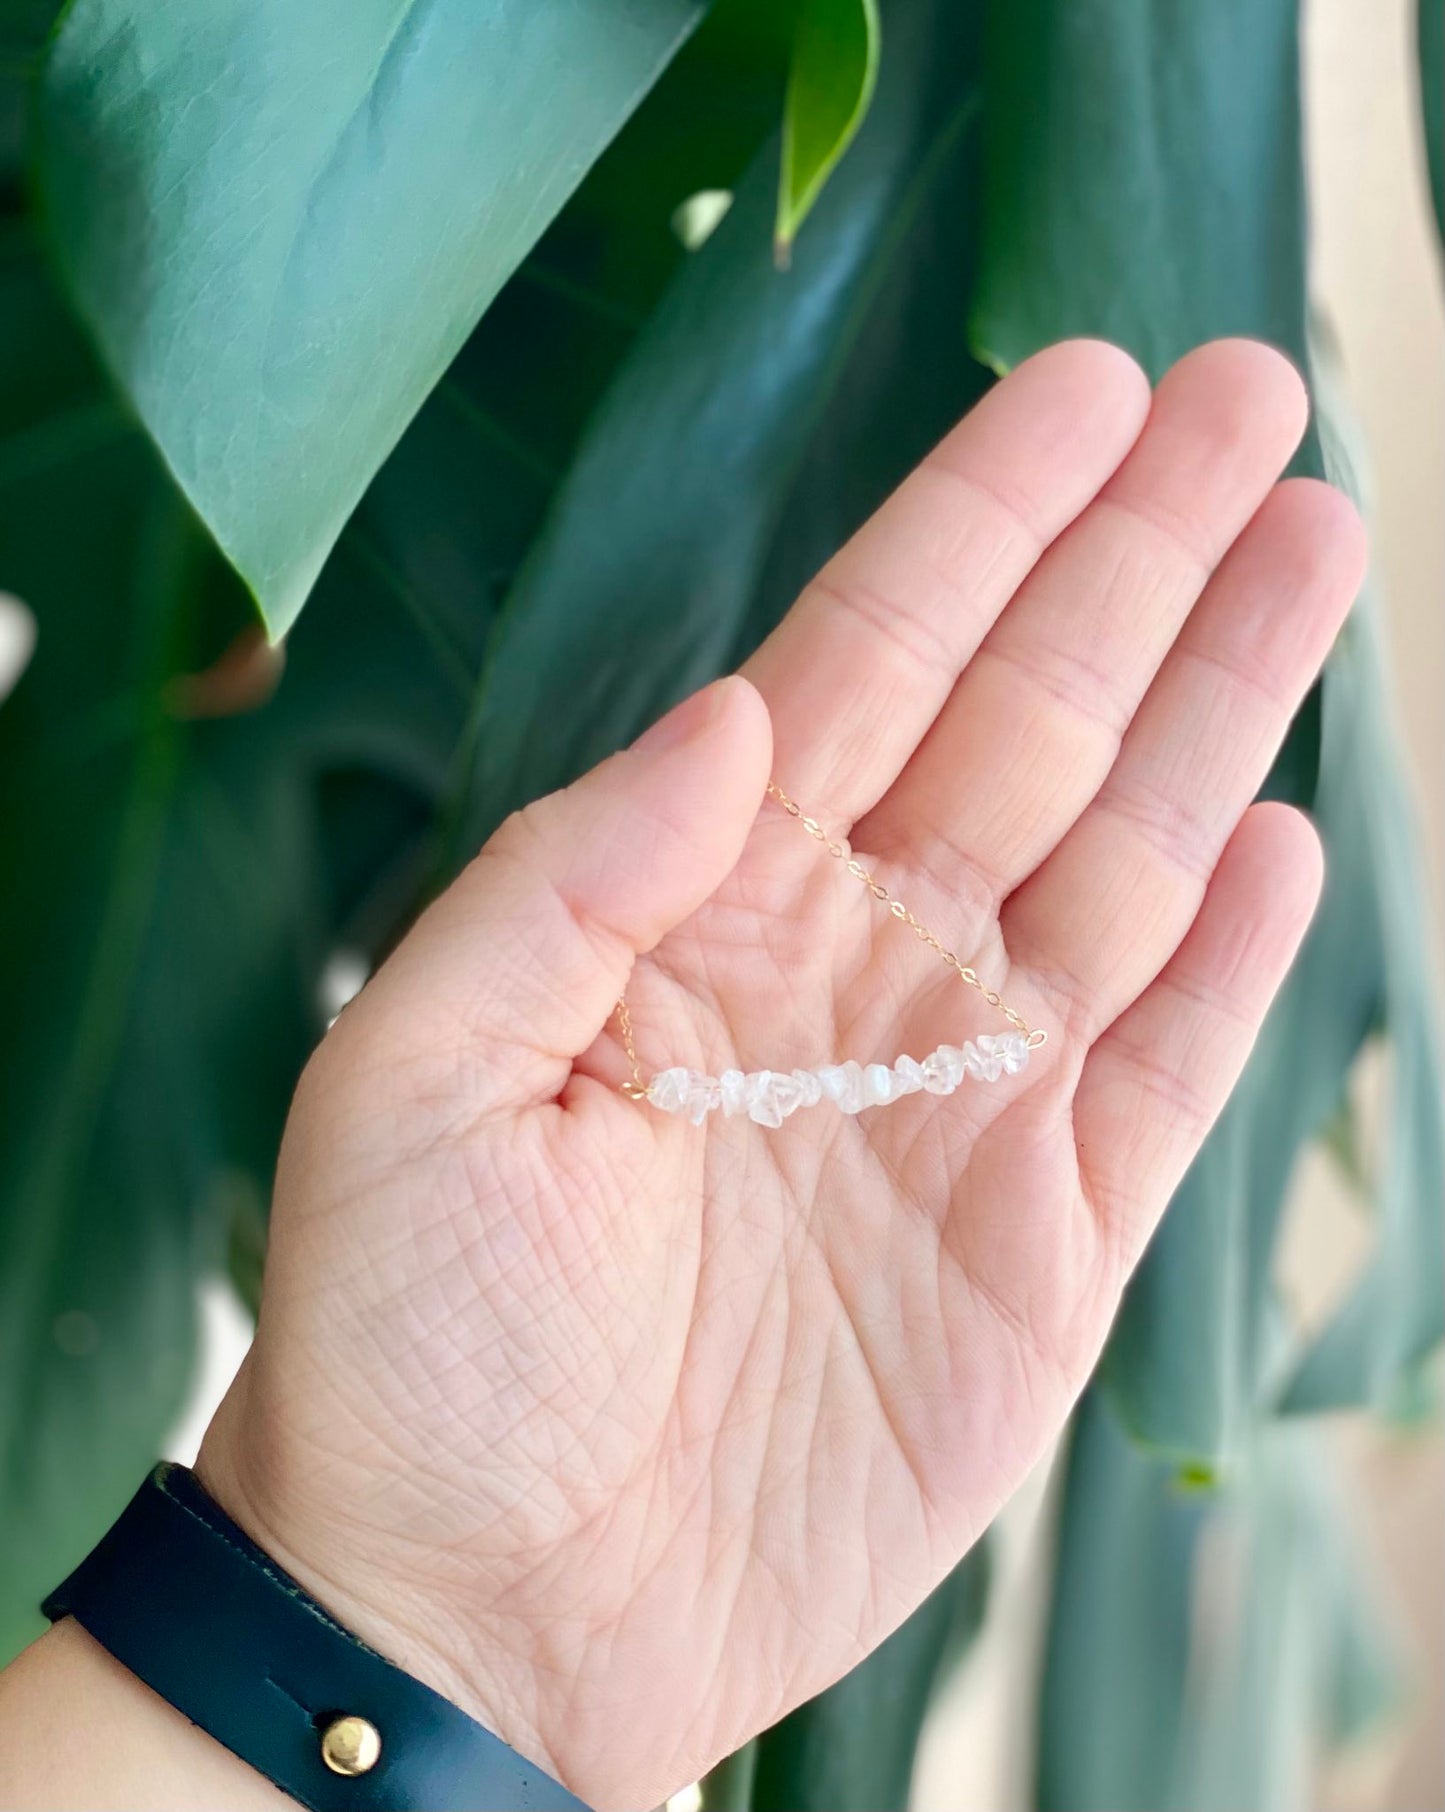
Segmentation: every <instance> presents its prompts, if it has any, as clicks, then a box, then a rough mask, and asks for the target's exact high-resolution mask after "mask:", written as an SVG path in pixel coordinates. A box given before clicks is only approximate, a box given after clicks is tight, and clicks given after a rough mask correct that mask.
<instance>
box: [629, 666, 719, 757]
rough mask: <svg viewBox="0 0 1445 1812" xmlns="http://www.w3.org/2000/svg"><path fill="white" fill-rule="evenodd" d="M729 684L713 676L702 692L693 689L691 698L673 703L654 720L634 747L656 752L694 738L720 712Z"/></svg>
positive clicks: (675, 746)
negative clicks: (669, 708)
mask: <svg viewBox="0 0 1445 1812" xmlns="http://www.w3.org/2000/svg"><path fill="white" fill-rule="evenodd" d="M727 688H728V681H727V680H726V679H720V680H714V681H713V682H712V684H711V685H709V686H704V687H703V689H702V691H701V692H694V693H693V694H692V696H691V697H690V698H685V699H683V701H682V703H681V704H679V705H674V706H673V707H672V709H671V710H670V711H667V712H665V713H664V714H663V715H662V716H661V717H659V718H658V720H657V722H656V723H655V724H652V725H651V726H650V727H649V728H648V729H646V730H644V731H643V732H642V734H641V736H639V737H638V739H637V741H636V742H635V743H633V745H632V746H633V748H634V749H642V750H645V751H646V752H647V753H648V754H656V753H658V752H659V751H661V750H663V749H675V748H677V747H678V745H679V744H680V743H684V742H691V741H692V739H693V737H695V736H699V735H701V733H702V732H703V731H704V730H705V729H706V728H707V727H708V725H709V724H710V723H711V722H712V721H713V719H714V718H715V717H716V716H717V714H718V711H719V709H720V708H721V706H722V704H723V701H724V698H725V697H726V694H727Z"/></svg>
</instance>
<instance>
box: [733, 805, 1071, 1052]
mask: <svg viewBox="0 0 1445 1812" xmlns="http://www.w3.org/2000/svg"><path fill="white" fill-rule="evenodd" d="M768 796H769V798H772V799H776V800H777V802H778V804H779V805H780V806H782V808H783V810H784V811H785V812H786V813H787V814H788V816H789V817H790V818H796V819H797V821H798V823H799V824H801V825H802V827H803V829H804V830H805V831H806V832H807V833H808V835H809V836H810V837H813V838H816V840H817V841H818V842H819V843H821V844H822V845H823V848H824V849H826V850H827V852H828V854H829V855H830V856H832V857H833V858H834V859H835V860H836V861H839V862H841V863H842V864H843V866H844V867H845V868H846V869H847V870H848V873H849V874H850V875H852V876H854V878H855V879H857V880H859V881H861V882H862V883H863V885H864V886H865V887H866V888H867V889H868V891H869V893H871V894H872V895H873V898H874V899H875V900H877V901H878V902H879V904H880V905H883V906H886V907H887V908H888V910H889V912H891V913H892V914H893V916H894V918H895V919H897V920H898V921H899V923H900V924H904V925H907V927H908V929H909V930H910V931H911V932H912V933H913V935H914V936H915V937H916V938H918V939H919V941H920V942H921V943H925V944H927V945H928V947H929V949H930V950H935V951H937V953H938V955H939V956H941V957H942V958H943V960H944V962H946V963H947V964H948V966H949V968H950V969H952V970H953V972H954V974H955V975H957V976H958V978H959V979H960V981H965V982H967V983H968V985H969V987H970V988H976V989H977V990H978V992H979V993H980V994H981V995H982V996H983V997H984V999H985V1000H986V1001H987V1002H988V1004H989V1005H990V1006H991V1007H996V1008H997V1009H998V1011H999V1012H1000V1013H1002V1014H1003V1016H1004V1018H1005V1019H1006V1020H1007V1021H1008V1022H1009V1024H1010V1025H1011V1026H1012V1027H1013V1028H1014V1030H1015V1031H1018V1032H1022V1033H1023V1035H1024V1037H1025V1038H1027V1039H1028V1041H1029V1048H1030V1049H1031V1050H1037V1049H1038V1047H1039V1046H1040V1045H1041V1044H1044V1043H1046V1042H1047V1041H1048V1036H1049V1035H1048V1033H1047V1032H1045V1031H1044V1030H1043V1029H1042V1028H1038V1029H1035V1028H1034V1027H1031V1026H1030V1025H1029V1023H1028V1021H1027V1020H1026V1019H1025V1018H1024V1017H1023V1015H1022V1014H1021V1013H1016V1012H1015V1011H1014V1009H1013V1008H1012V1007H1011V1006H1009V1005H1008V1003H1007V1002H1006V1001H1005V1000H1003V999H1002V998H1001V996H1000V995H999V994H997V993H996V992H995V991H994V989H992V988H988V987H985V986H984V984H983V983H982V982H981V981H980V980H979V978H978V975H977V974H976V973H975V971H974V970H973V969H971V968H970V967H969V965H968V964H967V963H963V962H960V961H959V959H958V958H957V957H956V956H955V955H954V953H953V952H952V951H951V950H950V949H949V948H948V947H947V945H946V944H943V943H940V942H939V940H938V939H937V938H936V937H935V936H934V934H933V933H932V932H931V931H930V930H929V929H928V927H927V925H925V924H923V922H922V921H921V920H920V919H917V918H915V917H914V915H913V914H912V913H911V912H910V911H909V909H908V908H907V907H906V906H905V905H904V904H903V902H902V900H900V899H898V898H897V896H896V895H894V894H891V893H890V892H889V891H888V889H887V888H886V887H885V886H884V885H883V883H882V882H881V881H880V880H878V879H877V878H876V876H874V875H873V874H871V873H870V872H869V870H868V869H866V868H865V867H864V866H863V864H862V863H861V862H860V861H859V860H858V858H857V857H856V856H855V855H854V854H853V852H852V850H851V849H849V847H848V845H847V844H846V843H840V842H839V841H838V840H837V838H836V837H830V836H829V835H828V833H827V831H825V830H824V829H823V827H822V825H821V824H819V822H818V820H817V819H816V818H810V817H809V816H808V815H807V813H806V812H805V811H804V810H803V808H802V807H801V806H800V805H799V804H798V803H797V802H796V800H793V799H790V798H789V797H788V795H787V794H786V793H785V792H784V791H783V789H782V788H781V787H780V786H779V785H778V783H777V781H776V780H770V781H769V782H768Z"/></svg>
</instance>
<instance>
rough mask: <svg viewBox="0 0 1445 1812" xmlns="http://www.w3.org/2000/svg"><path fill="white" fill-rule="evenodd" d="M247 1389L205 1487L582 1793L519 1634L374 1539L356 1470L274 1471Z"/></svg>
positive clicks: (308, 1577) (209, 1456)
mask: <svg viewBox="0 0 1445 1812" xmlns="http://www.w3.org/2000/svg"><path fill="white" fill-rule="evenodd" d="M246 1395H247V1374H246V1369H245V1368H243V1370H242V1373H241V1375H240V1376H239V1377H238V1379H237V1381H236V1383H235V1385H233V1387H232V1389H231V1391H230V1392H229V1393H228V1395H227V1397H226V1399H225V1400H224V1402H223V1403H222V1405H221V1408H220V1409H219V1410H218V1411H217V1414H216V1416H215V1418H214V1419H213V1421H212V1423H211V1425H210V1427H209V1428H208V1429H207V1431H206V1435H205V1438H204V1440H203V1442H202V1444H201V1450H200V1452H199V1454H198V1455H197V1458H196V1463H195V1466H194V1469H193V1470H194V1472H195V1475H196V1477H197V1479H198V1480H199V1482H200V1484H201V1485H202V1487H203V1488H204V1490H205V1491H206V1493H207V1494H208V1495H209V1496H210V1497H211V1498H212V1499H213V1500H214V1501H215V1502H216V1503H217V1504H219V1505H220V1507H221V1509H222V1510H224V1511H225V1512H226V1514H227V1515H228V1516H229V1517H231V1519H232V1520H233V1521H234V1522H235V1523H236V1524H237V1525H238V1526H239V1527H240V1528H241V1529H242V1530H243V1531H244V1532H245V1533H246V1534H247V1535H249V1536H250V1538H251V1539H252V1540H253V1541H254V1542H256V1543H257V1545H258V1546H260V1547H261V1548H262V1549H264V1550H265V1552H266V1553H267V1554H269V1555H270V1556H271V1557H272V1559H274V1560H275V1561H276V1562H277V1564H278V1565H279V1566H280V1567H281V1568H283V1569H284V1570H285V1571H286V1572H287V1573H289V1574H290V1575H291V1576H292V1578H294V1579H295V1580H296V1581H297V1582H298V1583H299V1584H300V1585H301V1586H303V1587H304V1588H305V1589H306V1591H307V1592H309V1593H310V1594H311V1595H312V1597H314V1598H315V1599H316V1600H317V1601H318V1603H320V1604H321V1605H323V1606H324V1607H325V1609H326V1610H327V1611H328V1612H329V1613H330V1614H331V1615H332V1616H333V1617H334V1618H335V1619H336V1620H337V1622H339V1623H341V1624H342V1625H343V1626H344V1627H345V1628H347V1629H349V1630H350V1631H351V1632H352V1633H353V1634H354V1635H356V1636H358V1637H360V1638H361V1640H362V1641H363V1642H365V1643H366V1644H367V1645H368V1646H369V1647H371V1648H373V1649H375V1650H376V1652H377V1653H378V1654H380V1655H381V1656H383V1657H384V1658H385V1659H386V1660H388V1661H390V1662H391V1663H392V1664H393V1665H394V1666H396V1667H399V1668H401V1669H402V1670H403V1671H405V1672H406V1673H408V1674H411V1675H412V1676H413V1677H414V1678H416V1679H418V1680H420V1681H422V1682H423V1683H424V1684H425V1685H427V1686H429V1687H431V1689H432V1690H433V1691H434V1692H437V1693H440V1694H441V1696H442V1697H443V1698H445V1699H447V1700H449V1701H450V1702H451V1703H452V1704H454V1705H455V1706H457V1707H458V1709H459V1710H461V1711H463V1712H465V1713H466V1714H467V1716H468V1717H470V1718H472V1719H473V1720H474V1721H475V1722H477V1723H479V1724H481V1725H482V1726H483V1727H484V1728H485V1729H487V1730H490V1731H491V1732H492V1733H493V1734H494V1735H496V1736H498V1737H500V1738H501V1739H502V1741H503V1742H504V1743H506V1744H507V1745H508V1746H509V1747H510V1748H512V1749H514V1750H516V1751H517V1753H518V1754H519V1755H521V1756H523V1757H525V1758H526V1759H527V1760H528V1761H531V1762H534V1763H535V1764H536V1765H537V1766H538V1767H540V1768H543V1769H545V1770H546V1772H547V1773H548V1774H550V1775H552V1776H553V1777H554V1778H555V1779H557V1780H560V1781H561V1782H562V1783H563V1785H564V1786H567V1787H568V1788H569V1789H570V1790H571V1791H573V1792H574V1793H577V1794H578V1795H579V1796H581V1797H583V1798H586V1797H587V1786H586V1781H585V1778H581V1779H579V1778H578V1769H577V1763H576V1758H575V1757H573V1756H571V1755H569V1754H567V1753H566V1752H565V1749H564V1748H563V1746H562V1745H561V1744H555V1743H554V1742H553V1741H551V1740H549V1737H548V1735H547V1732H548V1730H549V1728H550V1727H551V1726H550V1723H549V1720H548V1717H547V1713H546V1707H545V1703H544V1700H543V1695H542V1693H541V1691H540V1686H539V1674H538V1670H537V1669H536V1668H535V1666H534V1665H533V1664H532V1663H531V1662H529V1661H528V1659H527V1651H528V1648H529V1646H530V1644H529V1638H528V1636H527V1633H526V1632H525V1631H521V1630H511V1631H509V1638H510V1639H509V1640H507V1641H503V1640H502V1639H501V1638H500V1636H499V1635H498V1634H497V1633H496V1632H493V1631H489V1630H488V1629H486V1628H485V1627H483V1626H482V1625H481V1624H480V1623H479V1622H477V1621H475V1620H472V1619H469V1618H467V1617H466V1616H465V1615H464V1614H463V1613H462V1612H461V1610H460V1608H459V1605H458V1602H457V1599H456V1596H455V1594H449V1593H448V1592H447V1591H446V1589H445V1588H444V1587H442V1586H441V1585H440V1584H439V1583H438V1582H434V1581H433V1580H431V1579H430V1578H428V1577H427V1574H426V1565H425V1559H426V1557H425V1556H424V1555H416V1556H414V1557H413V1558H414V1559H415V1561H416V1563H417V1564H415V1565H408V1564H406V1563H404V1562H399V1561H398V1558H397V1557H396V1555H395V1554H393V1553H391V1552H388V1551H384V1550H383V1549H379V1548H378V1546H377V1544H376V1543H375V1542H374V1540H373V1538H372V1537H371V1535H370V1533H369V1531H368V1530H367V1529H366V1527H365V1523H364V1520H363V1519H362V1518H360V1517H359V1516H357V1515H355V1514H353V1513H352V1511H353V1510H354V1507H355V1506H357V1505H358V1504H359V1503H360V1502H362V1501H364V1498H363V1494H364V1481H363V1478H362V1477H361V1476H360V1474H359V1475H358V1477H357V1479H356V1480H355V1481H354V1484H355V1487H356V1489H355V1490H351V1489H339V1490H338V1489H332V1488H327V1489H325V1490H323V1491H321V1492H319V1493H317V1494H316V1495H312V1494H311V1493H308V1492H303V1491H298V1490H297V1489H295V1488H293V1487H291V1486H290V1485H289V1484H288V1483H287V1481H286V1478H285V1476H284V1475H283V1476H280V1477H278V1469H277V1468H276V1467H275V1466H274V1465H273V1464H270V1463H268V1461H267V1457H266V1456H267V1442H266V1439H265V1433H264V1430H261V1429H258V1428H257V1426H256V1423H255V1420H254V1418H253V1416H252V1414H251V1412H250V1410H249V1408H248V1406H247V1404H246ZM582 1772H583V1773H584V1775H585V1770H584V1771H582Z"/></svg>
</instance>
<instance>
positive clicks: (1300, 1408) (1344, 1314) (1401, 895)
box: [1281, 399, 1445, 1413]
mask: <svg viewBox="0 0 1445 1812" xmlns="http://www.w3.org/2000/svg"><path fill="white" fill-rule="evenodd" d="M1331 402H1332V406H1331V407H1330V408H1329V409H1328V410H1327V412H1326V415H1325V426H1326V433H1325V460H1326V466H1327V469H1328V470H1329V472H1330V475H1331V477H1333V478H1334V479H1336V481H1337V482H1339V483H1342V484H1343V485H1344V486H1345V487H1346V488H1347V489H1349V490H1351V491H1353V492H1354V493H1355V494H1356V495H1360V494H1362V493H1363V491H1364V490H1365V489H1366V487H1365V485H1364V483H1363V481H1362V477H1361V475H1360V473H1359V472H1358V471H1357V470H1356V461H1357V458H1358V455H1357V454H1356V453H1355V451H1354V448H1353V446H1352V443H1351V439H1350V436H1349V434H1348V432H1347V430H1346V427H1345V424H1346V422H1347V416H1346V414H1345V411H1344V410H1343V408H1342V407H1341V406H1340V405H1338V404H1334V403H1333V400H1332V399H1331ZM1380 644H1381V629H1380V624H1379V620H1378V605H1377V602H1376V600H1375V598H1374V596H1373V593H1372V591H1371V590H1369V589H1367V591H1366V595H1365V598H1364V599H1363V600H1362V601H1361V606H1360V608H1359V609H1357V610H1356V612H1355V616H1354V618H1353V620H1352V621H1351V623H1350V625H1349V627H1348V629H1347V631H1346V635H1345V637H1344V638H1343V642H1342V646H1341V647H1340V649H1339V650H1338V652H1337V654H1336V658H1335V659H1334V660H1333V662H1332V663H1331V666H1330V671H1329V675H1328V678H1327V681H1326V685H1325V717H1324V740H1323V749H1322V759H1321V764H1320V781H1319V791H1318V795H1317V798H1316V813H1317V816H1318V819H1319V822H1320V825H1321V827H1322V828H1323V830H1324V834H1325V841H1326V845H1327V847H1328V849H1329V851H1330V855H1331V858H1332V871H1331V872H1330V874H1329V875H1328V876H1327V881H1326V887H1327V892H1326V900H1325V910H1324V912H1323V914H1322V916H1321V923H1320V925H1319V926H1318V927H1317V928H1316V931H1315V933H1314V935H1313V937H1312V940H1311V947H1310V948H1308V949H1307V950H1306V963H1308V964H1310V966H1311V969H1312V973H1311V975H1310V981H1311V982H1312V983H1313V986H1314V988H1315V990H1316V993H1317V997H1318V999H1319V1000H1320V1002H1321V1004H1322V1005H1323V1003H1325V1002H1327V1001H1329V1000H1330V998H1331V996H1332V994H1333V995H1334V996H1336V997H1338V996H1339V994H1340V993H1341V992H1342V991H1343V990H1342V988H1341V981H1340V977H1341V976H1342V974H1348V975H1349V977H1350V980H1349V982H1348V984H1347V987H1348V997H1349V999H1350V1000H1351V1003H1352V1005H1353V1006H1354V1012H1355V1016H1356V1017H1357V1018H1358V1017H1359V1016H1360V1015H1361V1014H1363V1015H1364V1016H1366V1017H1367V1020H1368V1024H1369V1026H1370V1028H1371V1029H1374V1028H1379V1029H1380V1030H1381V1031H1383V1033H1384V1035H1385V1037H1386V1039H1387V1041H1388V1044H1389V1050H1390V1060H1391V1061H1390V1075H1389V1094H1388V1100H1387V1103H1386V1113H1385V1125H1384V1137H1383V1139H1382V1140H1381V1141H1380V1144H1381V1147H1382V1149H1381V1154H1380V1158H1379V1176H1378V1179H1377V1180H1374V1181H1375V1187H1374V1190H1373V1195H1374V1204H1375V1207H1376V1211H1377V1212H1376V1220H1375V1227H1374V1240H1373V1244H1372V1247H1371V1249H1370V1253H1369V1256H1368V1258H1367V1260H1366V1263H1365V1267H1364V1270H1363V1273H1362V1275H1361V1276H1360V1277H1359V1278H1358V1279H1357V1280H1356V1281H1355V1283H1354V1284H1353V1286H1352V1288H1351V1289H1350V1290H1349V1292H1348V1294H1347V1295H1346V1298H1345V1300H1344V1302H1343V1303H1342V1304H1341V1305H1340V1306H1339V1308H1338V1310H1337V1312H1336V1314H1335V1315H1334V1316H1333V1317H1332V1318H1331V1319H1330V1321H1329V1323H1328V1324H1327V1326H1326V1327H1325V1329H1324V1331H1323V1332H1322V1333H1321V1334H1320V1336H1319V1337H1318V1339H1317V1340H1315V1341H1314V1342H1313V1343H1312V1344H1311V1346H1310V1347H1309V1348H1308V1349H1307V1350H1306V1351H1305V1352H1304V1353H1302V1354H1301V1353H1298V1352H1293V1353H1291V1354H1290V1355H1289V1356H1288V1359H1287V1361H1286V1366H1287V1372H1286V1378H1287V1381H1286V1382H1285V1383H1284V1386H1283V1390H1282V1393H1281V1394H1282V1405H1283V1407H1284V1408H1285V1409H1287V1410H1289V1411H1292V1412H1295V1413H1299V1412H1318V1411H1321V1410H1330V1409H1341V1408H1362V1407H1366V1406H1370V1407H1374V1408H1376V1409H1380V1410H1386V1411H1389V1410H1394V1409H1396V1408H1398V1407H1399V1406H1400V1405H1401V1404H1402V1403H1405V1402H1408V1401H1409V1400H1410V1399H1411V1398H1412V1397H1413V1396H1414V1395H1415V1394H1416V1386H1417V1385H1418V1384H1419V1383H1420V1381H1421V1373H1422V1370H1423V1368H1424V1367H1425V1365H1426V1362H1427V1361H1428V1360H1429V1358H1430V1357H1431V1355H1432V1354H1433V1353H1434V1352H1435V1351H1436V1349H1437V1348H1438V1347H1439V1345H1440V1342H1441V1340H1442V1339H1445V1223H1442V1219H1441V1214H1440V1204H1441V1202H1442V1201H1445V1127H1442V1125H1441V1117H1440V1103H1441V1100H1442V1097H1445V1070H1442V1058H1441V1048H1440V1031H1439V1017H1438V1012H1439V996H1438V977H1437V974H1436V970H1435V964H1434V961H1433V955H1434V953H1433V951H1432V950H1431V948H1430V946H1429V944H1428V943H1427V942H1426V940H1425V939H1424V938H1423V937H1422V936H1421V929H1420V919H1421V902H1422V901H1423V900H1424V899H1425V898H1426V897H1427V888H1426V883H1425V877H1424V874H1423V871H1422V865H1421V862H1420V857H1419V834H1418V826H1417V823H1416V816H1415V810H1414V805H1413V801H1412V800H1411V797H1410V793H1409V788H1408V786H1407V785H1406V783H1405V779H1404V776H1403V774H1402V773H1401V772H1400V770H1399V767H1398V764H1397V763H1396V761H1395V759H1394V748H1393V733H1392V728H1391V724H1390V717H1389V702H1388V701H1389V696H1390V694H1389V683H1390V682H1389V678H1388V675H1387V673H1386V669H1385V662H1384V659H1383V651H1382V648H1381V645H1380ZM1331 930H1332V935H1331ZM1317 944H1319V945H1323V948H1320V949H1316V948H1315V946H1316V945H1317ZM1312 958H1313V959H1315V960H1314V961H1313V962H1311V959H1312ZM1311 1029H1313V1028H1302V1030H1305V1031H1306V1032H1308V1031H1309V1030H1311Z"/></svg>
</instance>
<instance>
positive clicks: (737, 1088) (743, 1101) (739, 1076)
mask: <svg viewBox="0 0 1445 1812" xmlns="http://www.w3.org/2000/svg"><path fill="white" fill-rule="evenodd" d="M748 1084H749V1079H748V1077H746V1076H745V1075H744V1074H743V1072H742V1071H741V1070H724V1071H723V1073H722V1075H721V1076H719V1077H718V1087H719V1088H720V1089H721V1090H722V1110H723V1112H724V1113H725V1114H726V1115H727V1117H728V1119H729V1120H731V1119H732V1117H733V1115H734V1114H745V1113H746V1112H747V1111H748V1105H749V1097H750V1095H751V1093H752V1090H751V1089H750V1087H749V1086H748Z"/></svg>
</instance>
